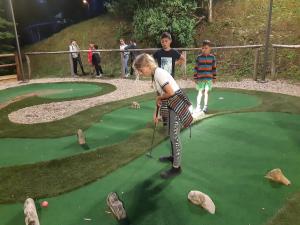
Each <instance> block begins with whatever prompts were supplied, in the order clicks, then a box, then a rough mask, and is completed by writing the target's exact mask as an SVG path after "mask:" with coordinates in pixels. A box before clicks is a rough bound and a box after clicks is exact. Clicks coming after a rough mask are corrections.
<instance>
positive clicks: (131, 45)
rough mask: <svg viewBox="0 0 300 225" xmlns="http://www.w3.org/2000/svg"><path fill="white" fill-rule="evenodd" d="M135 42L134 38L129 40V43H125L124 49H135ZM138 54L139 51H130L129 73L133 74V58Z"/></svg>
mask: <svg viewBox="0 0 300 225" xmlns="http://www.w3.org/2000/svg"><path fill="white" fill-rule="evenodd" d="M137 48H138V47H137V44H136V42H135V40H134V39H131V40H130V44H129V45H127V46H126V47H125V48H124V50H128V49H137ZM138 55H139V53H138V52H137V51H132V52H130V64H131V68H130V75H133V72H134V69H133V66H132V65H133V62H134V60H135V58H136V57H137V56H138Z"/></svg>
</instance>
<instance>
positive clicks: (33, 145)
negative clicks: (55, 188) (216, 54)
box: [0, 91, 260, 167]
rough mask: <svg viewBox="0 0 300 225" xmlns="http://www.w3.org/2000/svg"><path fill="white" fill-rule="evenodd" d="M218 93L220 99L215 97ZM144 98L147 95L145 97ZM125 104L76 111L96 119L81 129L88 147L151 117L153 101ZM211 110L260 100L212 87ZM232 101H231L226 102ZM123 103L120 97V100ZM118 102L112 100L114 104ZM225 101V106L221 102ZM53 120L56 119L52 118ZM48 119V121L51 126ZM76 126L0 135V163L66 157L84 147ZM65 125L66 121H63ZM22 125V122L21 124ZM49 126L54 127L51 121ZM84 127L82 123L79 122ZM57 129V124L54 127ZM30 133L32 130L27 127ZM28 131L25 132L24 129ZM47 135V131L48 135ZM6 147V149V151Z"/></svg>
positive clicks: (107, 142)
mask: <svg viewBox="0 0 300 225" xmlns="http://www.w3.org/2000/svg"><path fill="white" fill-rule="evenodd" d="M194 95H195V94H194V92H191V93H190V98H191V99H192V100H195V99H196V97H195V96H194ZM220 97H222V100H220V99H219V98H220ZM146 99H147V97H146ZM126 102H127V105H126V106H125V107H123V108H120V109H117V110H114V111H112V112H110V113H107V114H104V116H101V115H102V114H103V113H105V112H107V111H106V110H103V108H106V107H108V108H109V109H110V110H112V109H116V107H113V106H112V107H110V106H111V104H108V105H105V106H98V107H95V108H93V109H91V110H88V111H89V113H87V112H83V114H84V115H77V116H76V117H79V118H84V117H87V118H96V117H97V115H99V116H98V118H97V121H95V123H94V124H93V125H92V126H91V127H89V128H88V129H86V130H84V132H85V136H86V139H87V143H88V146H84V147H88V149H89V150H95V149H96V148H97V147H98V148H99V147H103V146H108V145H111V144H112V143H114V144H116V143H118V142H120V141H121V140H124V139H126V138H127V137H128V136H129V135H130V134H132V133H133V132H136V131H137V130H138V129H141V128H143V127H145V125H146V123H147V122H149V121H150V120H151V115H152V113H153V108H154V106H153V105H154V102H153V101H147V102H142V103H141V109H140V110H132V109H130V108H129V107H128V106H129V105H130V103H131V102H130V101H126ZM210 102H211V106H210V108H211V109H212V110H215V111H216V110H222V111H225V110H232V109H233V108H235V109H244V108H250V107H255V106H256V105H259V103H260V101H259V99H258V98H256V97H255V96H253V95H246V94H242V93H235V92H225V91H215V92H213V93H212V95H211V96H210ZM230 102H232V104H230ZM122 104H123V105H124V101H122ZM118 105H119V106H120V104H115V106H118ZM223 105H226V106H223ZM55 123H56V122H55ZM49 124H52V123H48V126H49V127H51V125H49ZM77 124H78V125H77V128H74V130H73V132H72V133H73V135H72V136H66V137H60V138H58V139H54V138H5V139H4V138H2V139H0V149H3V150H2V151H0V167H3V166H13V165H20V164H28V163H35V162H39V161H46V160H51V159H56V158H62V157H67V156H70V155H73V154H79V153H82V152H83V150H84V148H83V147H81V146H79V145H78V144H77V138H76V131H77V129H79V128H82V124H80V123H78V122H77ZM66 126H67V125H66ZM24 127H25V128H26V126H24ZM52 127H54V128H55V126H54V125H53V126H52ZM83 127H85V126H83ZM57 129H58V128H57ZM31 133H36V131H35V130H31V131H30V134H31ZM24 134H28V132H24ZM47 134H48V135H49V128H47V132H43V135H45V136H47ZM49 136H50V137H51V135H49ZM6 149H10V150H9V151H6Z"/></svg>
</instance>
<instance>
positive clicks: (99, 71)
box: [92, 45, 103, 78]
mask: <svg viewBox="0 0 300 225" xmlns="http://www.w3.org/2000/svg"><path fill="white" fill-rule="evenodd" d="M94 50H98V45H94ZM92 62H93V65H94V67H95V70H96V77H97V78H100V77H102V74H103V71H102V67H101V65H100V63H101V58H100V52H97V51H93V56H92Z"/></svg>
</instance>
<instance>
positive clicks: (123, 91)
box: [0, 78, 300, 124]
mask: <svg viewBox="0 0 300 225" xmlns="http://www.w3.org/2000/svg"><path fill="white" fill-rule="evenodd" d="M66 81H68V82H80V81H93V82H103V83H110V84H113V85H115V86H116V87H117V90H116V91H114V92H112V93H109V94H106V95H102V96H98V97H93V98H88V99H83V100H73V101H64V102H54V103H49V104H41V105H36V106H31V107H26V108H23V109H20V110H18V111H15V112H12V113H10V114H9V115H8V117H9V119H10V120H11V121H12V122H14V123H21V124H33V123H46V122H51V121H55V120H60V119H63V118H66V117H69V116H71V115H74V114H76V113H78V112H80V111H83V110H86V109H88V108H90V107H93V106H96V105H101V104H104V103H107V102H112V101H117V100H122V99H126V98H130V97H133V96H137V95H141V94H145V93H149V92H152V91H153V89H152V86H151V82H150V81H133V80H126V79H113V80H87V79H72V78H54V79H50V78H49V79H36V80H32V81H30V84H32V83H51V82H66ZM178 83H179V85H180V87H182V88H188V87H194V83H193V82H192V81H190V80H179V81H178ZM20 85H27V84H17V83H14V84H0V90H1V89H5V88H8V87H15V86H20ZM215 87H224V88H239V89H247V90H257V91H267V92H275V93H283V94H288V95H294V96H300V85H296V84H289V83H287V82H285V81H269V82H267V83H257V82H255V81H253V80H243V81H240V82H217V83H216V84H215Z"/></svg>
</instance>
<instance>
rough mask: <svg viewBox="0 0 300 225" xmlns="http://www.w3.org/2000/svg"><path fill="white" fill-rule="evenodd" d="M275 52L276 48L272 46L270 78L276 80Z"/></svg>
mask: <svg viewBox="0 0 300 225" xmlns="http://www.w3.org/2000/svg"><path fill="white" fill-rule="evenodd" d="M276 54H277V48H275V47H273V51H272V59H271V60H272V61H271V78H272V80H276V79H277V75H276Z"/></svg>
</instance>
